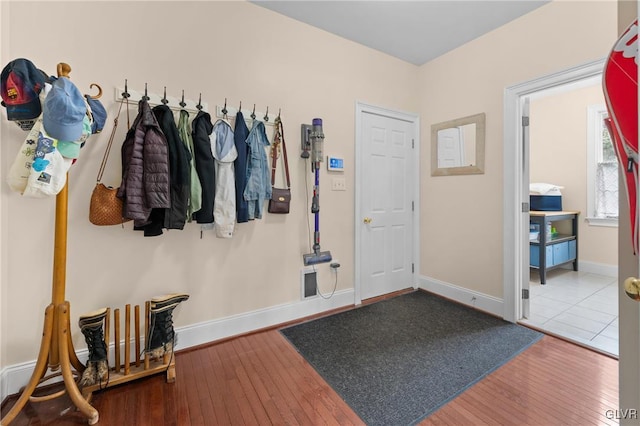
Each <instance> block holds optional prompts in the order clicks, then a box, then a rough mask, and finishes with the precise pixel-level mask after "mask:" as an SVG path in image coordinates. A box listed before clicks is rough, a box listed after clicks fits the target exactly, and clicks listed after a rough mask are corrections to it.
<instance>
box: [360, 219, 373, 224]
mask: <svg viewBox="0 0 640 426" xmlns="http://www.w3.org/2000/svg"><path fill="white" fill-rule="evenodd" d="M372 220H373V219H371V218H370V217H365V218H364V219H363V220H362V221H363V222H364V223H365V224H367V225H368V224H370V223H371V221H372Z"/></svg>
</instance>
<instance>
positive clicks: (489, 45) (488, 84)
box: [418, 1, 616, 298]
mask: <svg viewBox="0 0 640 426" xmlns="http://www.w3.org/2000/svg"><path fill="white" fill-rule="evenodd" d="M615 38H616V4H615V2H564V1H560V2H552V3H550V4H548V5H545V6H543V7H541V8H539V9H536V10H535V11H533V12H531V13H529V14H527V15H525V16H523V17H521V18H520V19H517V20H515V21H513V22H511V23H509V24H507V25H505V26H503V27H501V28H498V29H497V30H495V31H493V32H491V33H488V34H486V35H484V36H483V37H480V38H478V39H476V40H473V41H472V42H469V43H467V44H466V45H464V46H462V47H461V48H459V49H456V50H454V51H452V52H450V53H448V54H445V55H443V56H441V57H439V58H437V59H435V60H433V61H431V62H429V63H427V64H425V65H423V66H422V67H421V68H420V81H419V86H418V87H419V90H420V93H421V97H420V102H421V105H420V119H421V123H422V130H421V132H422V133H421V135H422V141H423V144H428V143H430V137H429V129H430V127H431V125H432V124H434V123H438V122H441V121H446V120H451V119H455V118H459V117H464V116H467V115H472V114H477V113H480V112H485V113H486V142H485V144H486V148H485V149H486V164H485V173H484V174H483V175H468V176H439V177H432V176H431V175H430V170H429V166H428V165H429V164H431V163H430V155H431V154H430V150H429V149H422V150H421V156H422V157H421V164H422V165H424V166H423V167H422V169H421V179H420V181H421V184H422V185H421V190H420V195H421V205H420V208H421V214H422V218H421V222H420V227H421V228H420V229H421V236H420V238H421V241H422V245H421V259H420V268H421V274H422V275H424V276H426V277H429V278H433V279H436V280H440V281H443V282H446V283H451V284H454V285H456V286H460V287H463V288H466V289H469V290H473V291H477V292H480V293H483V294H487V295H490V296H494V297H497V298H502V293H503V277H502V259H503V252H502V229H503V225H502V212H503V205H502V203H503V194H502V190H503V180H502V179H503V158H502V157H503V156H502V152H503V144H504V143H517V142H516V141H504V140H503V96H504V89H505V88H506V87H509V86H512V85H514V84H517V83H520V82H525V81H528V80H531V79H533V78H536V77H540V76H542V75H546V74H550V73H553V72H557V71H560V70H563V69H567V68H570V67H573V66H576V65H579V64H583V63H586V62H589V61H593V60H596V59H600V58H603V57H605V56H606V55H607V54H608V52H609V50H610V48H611V46H612V43H613V42H614V41H615Z"/></svg>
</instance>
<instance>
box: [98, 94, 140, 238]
mask: <svg viewBox="0 0 640 426" xmlns="http://www.w3.org/2000/svg"><path fill="white" fill-rule="evenodd" d="M125 102H126V104H127V128H129V126H130V124H129V98H127V97H125V98H124V99H123V100H122V101H121V102H120V108H118V115H117V116H116V118H115V119H114V120H113V129H112V130H111V136H110V137H109V143H108V144H107V149H106V150H105V152H104V157H103V158H102V164H100V170H99V171H98V179H97V182H96V186H95V188H93V192H92V193H91V201H90V203H89V222H91V223H93V224H94V225H98V226H108V225H120V224H123V223H125V222H128V221H129V220H131V219H126V218H123V217H122V200H121V199H120V198H118V197H117V196H116V193H117V192H118V189H117V188H113V187H111V186H107V185H105V184H103V183H102V182H101V180H102V174H103V173H104V169H105V167H106V165H107V160H108V159H109V151H111V145H113V138H114V136H115V134H116V128H117V127H118V117H119V116H120V111H121V110H122V104H123V103H125Z"/></svg>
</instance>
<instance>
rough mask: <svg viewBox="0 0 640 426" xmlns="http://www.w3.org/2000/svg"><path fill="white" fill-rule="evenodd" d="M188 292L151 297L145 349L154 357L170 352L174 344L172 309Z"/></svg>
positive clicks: (186, 296) (185, 297) (187, 296)
mask: <svg viewBox="0 0 640 426" xmlns="http://www.w3.org/2000/svg"><path fill="white" fill-rule="evenodd" d="M188 298H189V295H188V294H168V295H166V296H160V297H154V298H153V299H151V307H150V311H151V312H150V316H151V318H150V321H149V323H150V324H149V336H147V342H146V346H147V348H146V351H147V352H148V353H149V354H150V355H151V356H152V357H154V358H158V357H160V356H162V355H164V354H165V352H171V351H172V350H173V347H174V345H175V332H174V330H173V318H172V314H173V310H174V309H175V308H176V306H178V305H179V304H180V302H182V301H184V300H187V299H188Z"/></svg>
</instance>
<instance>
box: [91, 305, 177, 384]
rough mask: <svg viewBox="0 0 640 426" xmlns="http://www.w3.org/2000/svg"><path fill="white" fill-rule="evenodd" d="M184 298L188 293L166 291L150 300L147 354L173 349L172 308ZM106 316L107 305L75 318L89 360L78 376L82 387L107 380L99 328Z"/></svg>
mask: <svg viewBox="0 0 640 426" xmlns="http://www.w3.org/2000/svg"><path fill="white" fill-rule="evenodd" d="M188 298H189V295H188V294H169V295H166V296H161V297H155V298H153V299H151V308H150V325H149V334H148V335H147V336H145V342H146V348H145V351H146V352H147V353H149V354H150V355H151V356H153V357H156V358H157V357H159V356H162V355H164V353H165V352H171V351H172V350H173V346H174V340H175V332H174V330H173V318H172V314H173V310H174V309H175V308H176V306H178V304H179V303H180V302H182V301H184V300H187V299H188ZM106 316H107V308H102V309H99V310H97V311H94V312H90V313H88V314H85V315H82V316H81V317H80V319H79V321H78V325H79V326H80V331H81V332H82V334H83V335H84V339H85V341H86V342H87V349H88V350H89V360H88V361H87V366H86V368H85V370H84V371H83V373H82V378H81V379H80V385H82V386H91V385H93V384H96V383H100V382H102V381H106V379H107V376H108V373H109V365H108V363H107V345H106V344H105V341H104V331H103V324H104V320H105V318H106ZM126 344H129V342H126Z"/></svg>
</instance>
